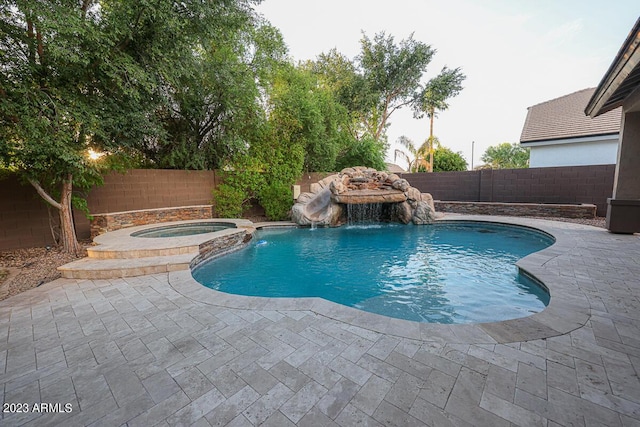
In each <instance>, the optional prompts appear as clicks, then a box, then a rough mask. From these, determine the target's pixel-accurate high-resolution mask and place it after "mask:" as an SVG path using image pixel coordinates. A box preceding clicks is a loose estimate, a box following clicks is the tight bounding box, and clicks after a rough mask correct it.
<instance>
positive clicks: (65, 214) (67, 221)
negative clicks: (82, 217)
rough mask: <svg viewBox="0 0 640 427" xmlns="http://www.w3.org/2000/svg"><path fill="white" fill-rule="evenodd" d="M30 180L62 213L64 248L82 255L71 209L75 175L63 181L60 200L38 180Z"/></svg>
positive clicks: (61, 239) (61, 225)
mask: <svg viewBox="0 0 640 427" xmlns="http://www.w3.org/2000/svg"><path fill="white" fill-rule="evenodd" d="M29 182H30V183H31V185H33V187H34V188H35V189H36V191H37V192H38V194H39V195H40V196H41V197H42V198H43V199H44V200H45V201H46V202H47V203H49V204H50V205H51V206H53V207H54V208H56V209H58V212H59V214H60V242H61V243H62V247H63V250H64V251H65V252H66V253H69V254H73V255H75V256H77V257H78V256H80V251H81V248H80V244H79V243H78V239H77V237H76V229H75V226H74V224H73V212H72V210H71V194H72V191H73V176H72V175H71V174H69V175H67V179H65V180H63V181H62V191H61V193H62V195H61V198H60V202H57V201H55V200H54V199H53V198H52V197H51V196H50V195H49V194H47V192H46V191H44V189H43V188H42V186H41V185H40V183H39V182H38V181H36V180H33V179H30V180H29Z"/></svg>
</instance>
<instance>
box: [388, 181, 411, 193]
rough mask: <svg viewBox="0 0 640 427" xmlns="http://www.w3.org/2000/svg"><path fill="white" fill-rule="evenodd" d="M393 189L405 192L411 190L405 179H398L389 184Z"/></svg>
mask: <svg viewBox="0 0 640 427" xmlns="http://www.w3.org/2000/svg"><path fill="white" fill-rule="evenodd" d="M391 186H392V187H393V188H395V189H396V190H400V191H407V190H409V188H411V184H409V181H407V180H406V179H398V180H396V181H394V182H393V184H391Z"/></svg>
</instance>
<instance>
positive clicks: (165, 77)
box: [0, 0, 461, 252]
mask: <svg viewBox="0 0 640 427" xmlns="http://www.w3.org/2000/svg"><path fill="white" fill-rule="evenodd" d="M260 1H261V0H212V1H206V2H203V1H194V0H185V1H182V2H175V1H172V0H156V1H154V2H149V1H147V0H82V1H56V2H42V1H39V0H13V1H5V2H2V3H1V4H0V29H1V31H0V169H8V170H11V171H14V172H15V173H17V174H19V175H20V176H21V177H22V178H23V180H24V181H25V182H28V183H30V184H31V185H32V186H33V187H34V188H35V189H36V191H37V192H38V193H39V194H40V195H41V196H42V198H43V199H44V200H45V201H46V202H47V203H49V204H50V205H52V206H54V207H55V208H57V209H58V210H59V211H60V221H61V230H62V233H61V241H62V243H63V244H64V246H65V248H66V249H67V250H68V251H70V252H78V250H79V246H78V243H77V240H76V237H75V232H74V226H73V219H72V215H71V206H72V201H73V204H74V206H76V207H82V200H81V199H80V198H78V197H75V196H74V194H77V192H76V193H74V191H73V190H74V188H78V187H80V188H89V187H91V186H93V185H96V184H97V183H100V182H101V180H102V175H101V174H102V173H103V172H104V171H105V170H109V169H125V168H127V167H132V166H143V167H157V168H175V169H214V168H216V169H222V170H224V171H225V174H226V175H227V177H228V180H227V181H226V182H225V186H223V187H222V190H221V191H218V192H217V194H216V197H217V200H218V201H219V204H218V206H219V207H220V209H221V210H223V211H226V212H230V213H231V214H233V215H237V214H238V212H240V213H242V209H243V207H244V206H245V205H246V203H247V201H248V200H250V199H256V198H257V199H258V200H260V201H261V203H262V204H263V206H265V209H266V210H267V214H268V215H269V216H270V217H273V218H280V217H283V215H286V209H285V208H286V206H287V204H288V203H290V201H291V194H290V193H291V189H290V185H291V184H293V183H294V182H295V180H296V179H297V178H298V177H299V176H300V175H301V174H302V172H303V171H322V172H324V171H331V170H336V169H338V170H339V169H342V168H344V167H348V166H354V165H362V166H371V167H374V168H377V169H382V168H384V155H385V150H386V149H387V140H386V138H387V137H386V130H387V128H388V126H389V123H390V121H389V119H390V117H391V116H392V114H393V113H394V112H395V111H397V110H399V109H401V108H403V107H406V106H409V105H414V106H415V104H416V102H418V99H419V95H420V96H422V98H420V99H423V98H424V97H425V95H424V94H425V93H426V92H425V91H426V88H430V89H429V90H430V91H431V93H434V94H435V93H437V94H439V95H438V96H439V98H438V99H439V100H440V101H441V103H440V104H438V105H437V107H436V108H437V109H444V108H446V103H445V100H446V98H447V97H450V96H453V94H452V93H453V92H455V90H454V89H455V88H454V89H451V88H452V86H451V85H449V86H447V84H448V83H447V81H445V80H446V78H445V77H446V76H449V77H451V78H452V79H453V80H455V77H456V76H457V77H458V80H459V79H460V76H461V74H460V73H459V70H458V69H456V70H453V73H452V74H446V73H444V70H443V73H441V76H438V77H436V78H435V79H432V80H431V81H429V82H427V83H426V84H424V85H421V82H422V81H423V80H424V74H425V72H426V70H427V66H428V64H429V63H430V61H431V59H432V57H433V55H434V53H435V51H434V50H433V49H432V48H431V47H430V46H429V45H427V44H425V43H423V42H420V41H417V40H415V39H414V38H413V36H412V35H411V36H409V37H408V38H407V39H404V40H400V41H399V42H396V40H395V39H394V37H393V36H391V35H387V34H385V33H384V32H382V33H378V34H375V35H374V36H373V37H369V36H367V35H366V34H364V33H363V35H362V39H361V41H360V43H361V52H360V54H359V55H357V56H356V57H355V58H353V59H348V58H346V57H345V56H344V55H342V54H340V53H338V52H337V51H336V50H332V51H330V52H328V53H325V54H321V55H320V56H319V57H318V58H317V60H315V61H309V62H306V63H302V64H294V63H293V61H292V60H291V58H289V57H288V54H287V48H286V45H285V43H284V40H283V39H282V35H281V34H280V32H279V31H278V30H277V29H276V28H274V27H273V26H271V25H270V24H269V23H268V22H266V21H265V20H264V19H263V18H261V17H260V16H259V15H258V14H256V12H255V11H254V10H253V6H254V5H256V4H257V3H259V2H260ZM456 73H458V74H456ZM444 74H446V76H445V75H444ZM443 87H446V88H448V89H450V90H453V92H451V91H450V92H446V91H444V89H443V90H441V88H443ZM457 90H458V91H459V89H457ZM445 92H446V93H445ZM456 93H457V92H456ZM434 97H435V95H434ZM429 114H431V113H429ZM90 150H93V151H94V152H98V153H104V154H106V155H104V156H103V157H102V158H101V159H99V160H95V159H91V158H90V157H89V156H88V154H89V152H90ZM225 198H226V199H225Z"/></svg>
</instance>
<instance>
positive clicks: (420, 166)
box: [393, 135, 429, 172]
mask: <svg viewBox="0 0 640 427" xmlns="http://www.w3.org/2000/svg"><path fill="white" fill-rule="evenodd" d="M398 142H399V143H400V144H402V145H403V146H404V147H405V148H406V149H407V151H408V152H409V153H408V154H407V152H405V151H402V150H398V149H396V150H395V152H394V155H393V161H394V162H395V161H396V159H397V158H398V157H400V158H402V159H404V160H405V161H406V162H407V163H408V164H409V172H426V171H428V170H429V162H428V161H427V154H428V153H429V144H428V142H429V141H428V140H427V141H425V142H423V143H422V145H421V146H420V147H416V146H415V144H414V143H413V141H412V140H410V139H409V138H407V137H406V136H404V135H402V136H401V137H400V138H398Z"/></svg>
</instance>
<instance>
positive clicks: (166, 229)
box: [131, 222, 236, 238]
mask: <svg viewBox="0 0 640 427" xmlns="http://www.w3.org/2000/svg"><path fill="white" fill-rule="evenodd" d="M235 227H236V225H235V224H233V223H229V222H192V223H189V224H174V225H167V226H160V227H153V228H147V229H144V230H140V231H136V232H134V233H131V236H132V237H154V238H161V237H180V236H192V235H195V234H204V233H213V232H214V231H221V230H225V229H227V228H235Z"/></svg>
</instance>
